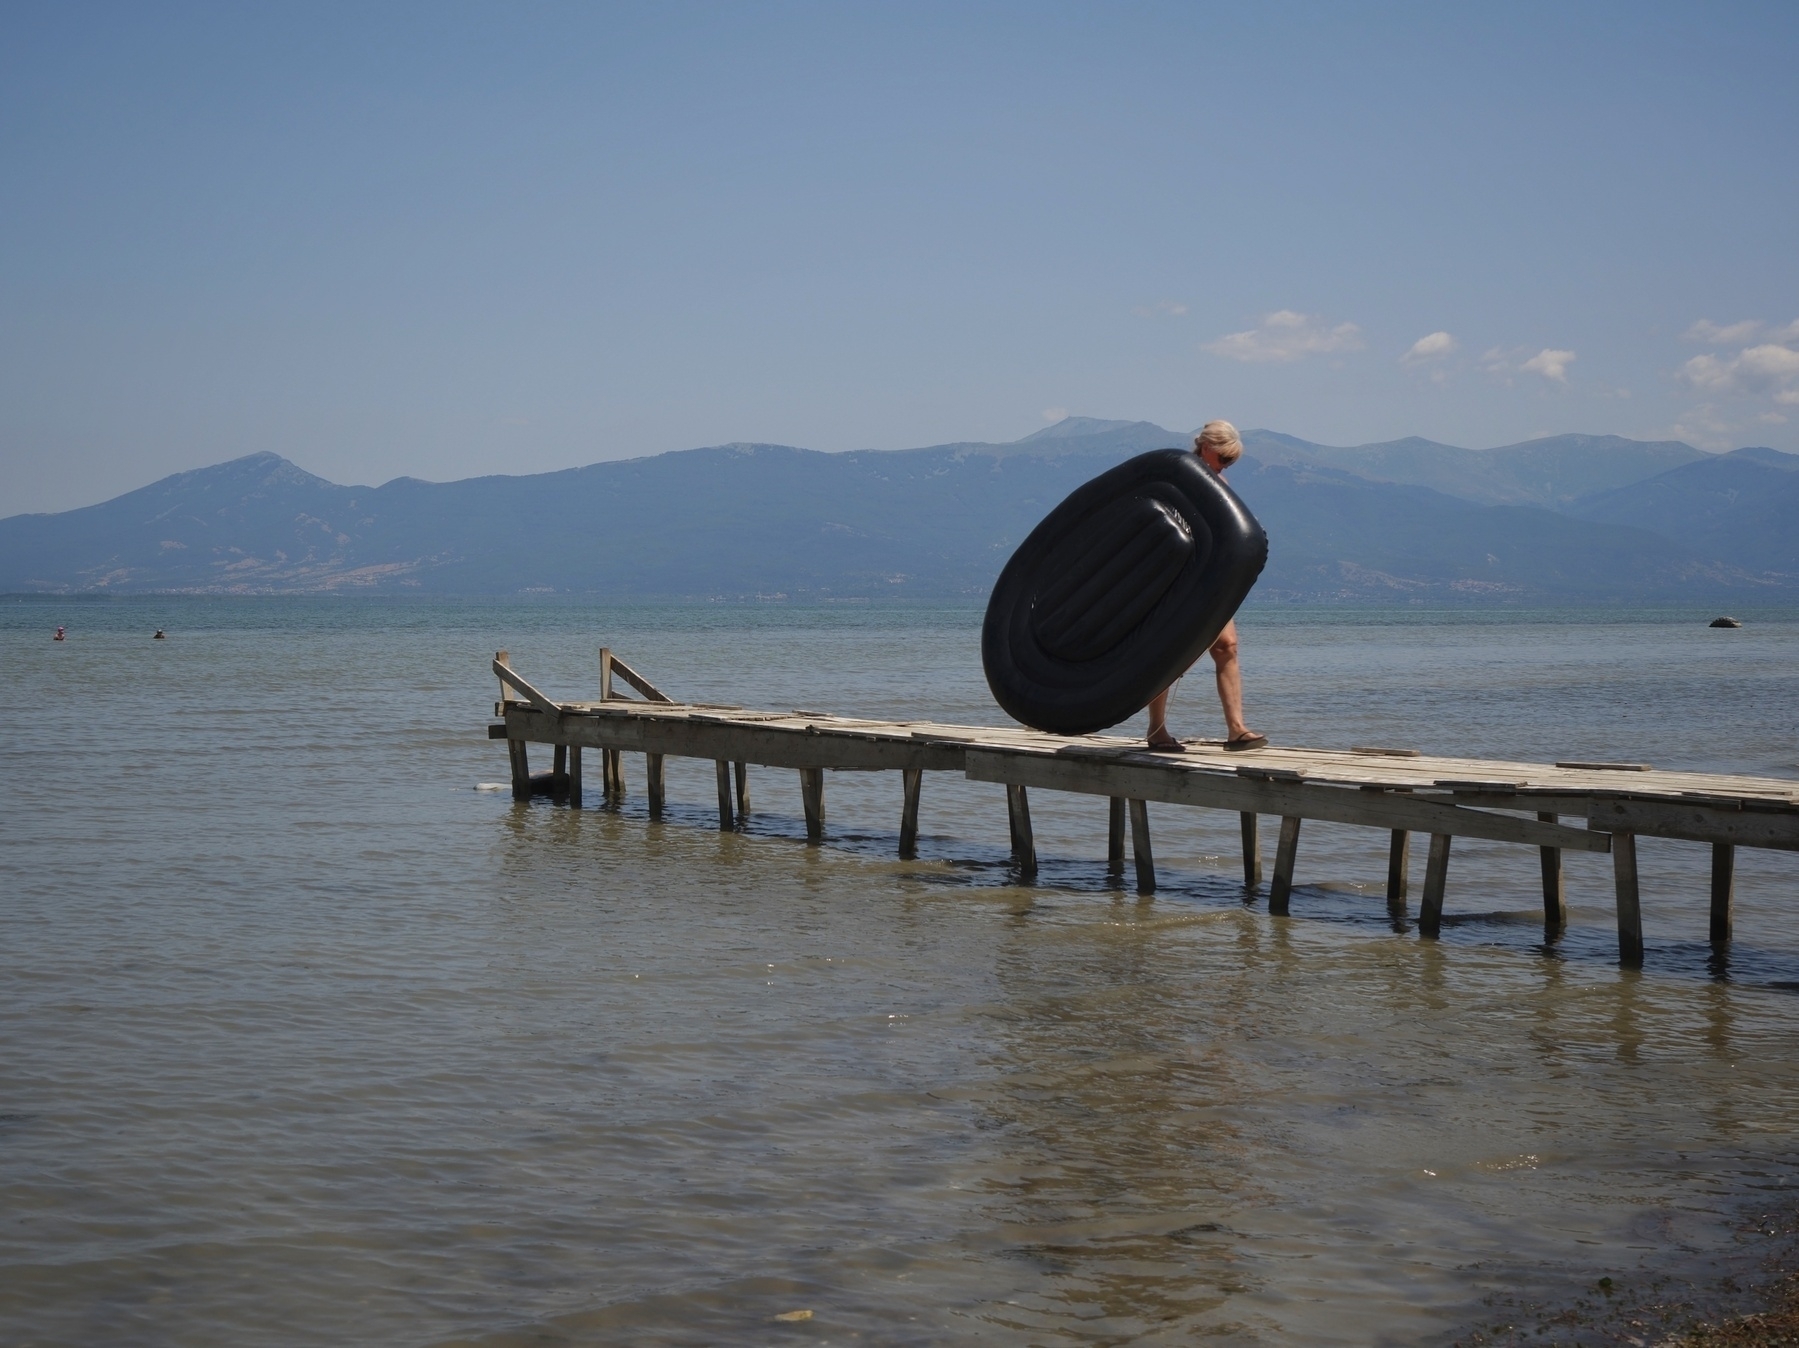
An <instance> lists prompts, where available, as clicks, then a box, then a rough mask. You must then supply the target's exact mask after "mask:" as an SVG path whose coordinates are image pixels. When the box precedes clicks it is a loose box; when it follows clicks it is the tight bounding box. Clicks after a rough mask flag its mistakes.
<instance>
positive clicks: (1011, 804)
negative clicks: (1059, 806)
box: [1006, 786, 1037, 884]
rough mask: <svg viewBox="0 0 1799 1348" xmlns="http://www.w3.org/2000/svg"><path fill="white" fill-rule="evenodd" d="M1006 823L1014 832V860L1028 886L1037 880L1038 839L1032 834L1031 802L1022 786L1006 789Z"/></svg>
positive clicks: (1021, 878)
mask: <svg viewBox="0 0 1799 1348" xmlns="http://www.w3.org/2000/svg"><path fill="white" fill-rule="evenodd" d="M1006 821H1007V822H1008V823H1009V824H1010V825H1011V830H1012V860H1013V862H1015V863H1016V864H1017V866H1018V878H1019V879H1020V880H1023V881H1024V882H1025V883H1026V884H1029V883H1030V882H1031V881H1033V880H1035V879H1036V878H1037V839H1036V835H1035V834H1033V833H1032V832H1031V801H1030V797H1029V795H1027V794H1026V791H1025V788H1024V787H1022V786H1008V787H1007V788H1006Z"/></svg>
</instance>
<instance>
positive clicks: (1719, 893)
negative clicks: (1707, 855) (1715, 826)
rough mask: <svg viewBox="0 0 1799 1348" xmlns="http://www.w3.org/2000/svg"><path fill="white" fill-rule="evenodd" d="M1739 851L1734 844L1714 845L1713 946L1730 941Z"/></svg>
mask: <svg viewBox="0 0 1799 1348" xmlns="http://www.w3.org/2000/svg"><path fill="white" fill-rule="evenodd" d="M1736 869H1737V849H1736V844H1734V843H1713V844H1712V944H1713V945H1723V944H1725V943H1726V942H1728V941H1729V940H1730V925H1731V908H1732V907H1733V906H1734V904H1735V899H1736Z"/></svg>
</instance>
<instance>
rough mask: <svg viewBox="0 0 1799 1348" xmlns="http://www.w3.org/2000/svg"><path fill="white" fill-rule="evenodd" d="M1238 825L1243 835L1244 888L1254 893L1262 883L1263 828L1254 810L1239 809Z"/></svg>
mask: <svg viewBox="0 0 1799 1348" xmlns="http://www.w3.org/2000/svg"><path fill="white" fill-rule="evenodd" d="M1237 825H1238V829H1239V831H1240V832H1241V833H1242V835H1243V888H1244V889H1246V890H1248V891H1250V892H1251V893H1252V894H1253V893H1254V892H1255V890H1256V887H1257V886H1258V885H1260V884H1261V883H1262V830H1261V828H1260V827H1259V823H1258V821H1257V819H1256V814H1255V811H1253V810H1242V811H1239V812H1238V815H1237Z"/></svg>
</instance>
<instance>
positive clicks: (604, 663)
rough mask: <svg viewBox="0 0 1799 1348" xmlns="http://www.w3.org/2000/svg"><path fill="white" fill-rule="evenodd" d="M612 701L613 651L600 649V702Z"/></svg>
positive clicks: (607, 648) (604, 648)
mask: <svg viewBox="0 0 1799 1348" xmlns="http://www.w3.org/2000/svg"><path fill="white" fill-rule="evenodd" d="M611 700H612V650H611V648H610V647H607V646H602V647H600V701H602V702H610V701H611Z"/></svg>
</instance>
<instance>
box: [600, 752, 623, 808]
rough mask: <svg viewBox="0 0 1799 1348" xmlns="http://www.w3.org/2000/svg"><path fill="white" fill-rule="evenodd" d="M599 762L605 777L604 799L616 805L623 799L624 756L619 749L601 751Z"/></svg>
mask: <svg viewBox="0 0 1799 1348" xmlns="http://www.w3.org/2000/svg"><path fill="white" fill-rule="evenodd" d="M600 762H601V766H602V768H603V769H604V772H605V777H606V799H607V800H608V801H610V802H611V803H612V804H614V805H616V804H618V803H619V802H621V801H622V800H624V798H625V755H624V751H623V750H621V749H602V750H601V751H600Z"/></svg>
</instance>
